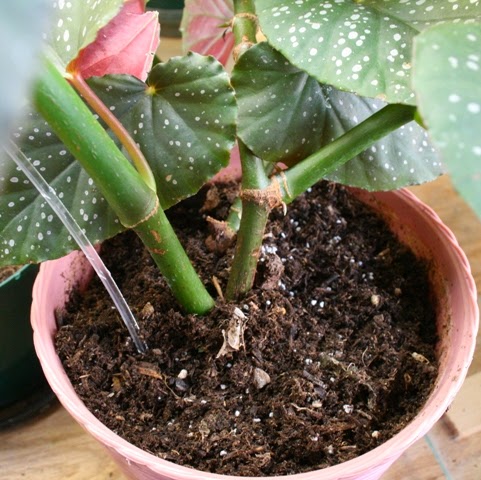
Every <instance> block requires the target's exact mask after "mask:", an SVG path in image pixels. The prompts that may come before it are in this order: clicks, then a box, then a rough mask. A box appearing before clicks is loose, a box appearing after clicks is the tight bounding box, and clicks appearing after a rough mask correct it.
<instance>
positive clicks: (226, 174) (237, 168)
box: [212, 144, 242, 183]
mask: <svg viewBox="0 0 481 480" xmlns="http://www.w3.org/2000/svg"><path fill="white" fill-rule="evenodd" d="M241 175H242V169H241V163H240V154H239V146H238V145H237V144H236V146H235V147H234V148H233V149H232V150H231V152H230V160H229V165H227V167H225V168H223V169H222V170H221V171H220V172H219V173H218V174H217V175H215V176H214V177H213V178H212V181H213V182H218V183H222V182H228V181H229V180H238V179H239V178H241Z"/></svg>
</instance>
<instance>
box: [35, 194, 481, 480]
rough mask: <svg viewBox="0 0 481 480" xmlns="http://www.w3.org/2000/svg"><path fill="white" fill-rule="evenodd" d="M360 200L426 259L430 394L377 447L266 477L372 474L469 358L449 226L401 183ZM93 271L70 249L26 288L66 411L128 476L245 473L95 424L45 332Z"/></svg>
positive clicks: (429, 420) (472, 325) (291, 479)
mask: <svg viewBox="0 0 481 480" xmlns="http://www.w3.org/2000/svg"><path fill="white" fill-rule="evenodd" d="M355 192H356V195H358V196H359V197H360V198H361V199H362V200H363V201H365V202H366V203H368V204H370V205H372V207H373V208H374V209H376V210H378V211H380V212H382V215H383V216H385V218H386V219H387V221H388V222H389V223H390V225H391V226H392V229H393V231H395V232H396V234H397V235H398V236H399V238H400V239H401V240H402V241H404V242H405V243H407V244H408V245H410V246H411V248H412V249H414V251H416V252H417V253H418V254H419V255H421V256H423V257H426V258H428V259H430V261H431V263H432V264H433V266H434V268H433V271H432V283H433V286H434V290H435V292H436V294H437V298H438V311H439V316H438V330H439V333H440V337H441V340H440V345H439V360H440V373H439V377H438V379H437V382H436V386H435V388H434V391H433V393H432V395H431V396H430V397H429V399H428V401H427V403H426V405H425V406H424V408H423V409H422V410H421V411H420V412H419V414H418V415H417V417H416V418H415V419H414V420H413V421H412V422H411V423H410V424H409V425H408V426H407V427H406V428H405V429H404V430H402V431H401V432H400V433H398V434H397V435H396V436H395V437H393V438H391V439H390V440H388V441H387V442H386V443H384V444H383V445H381V446H380V447H378V448H376V449H374V450H372V451H370V452H368V453H366V454H364V455H362V456H360V457H358V458H356V459H354V460H350V461H348V462H346V463H344V464H341V465H336V466H334V467H331V468H327V469H324V470H318V471H313V472H310V473H305V474H299V475H292V476H285V477H269V478H272V480H275V479H276V478H278V480H280V479H281V478H282V479H283V480H314V479H316V480H354V479H357V480H361V479H362V480H374V479H378V478H379V477H380V476H381V475H382V474H383V472H385V471H386V470H387V468H388V467H389V466H390V465H391V464H392V463H393V462H394V461H395V460H396V459H397V458H398V457H399V456H400V455H401V454H402V453H403V452H404V451H405V450H406V449H407V448H408V447H409V446H410V445H412V444H413V443H414V442H415V441H416V440H418V439H419V438H421V437H422V436H423V435H425V434H426V433H427V432H428V431H429V430H430V428H431V427H432V426H433V424H434V423H435V422H436V421H437V420H438V419H439V418H440V417H441V415H442V414H443V413H444V412H445V411H446V409H447V407H448V406H449V405H450V403H451V402H452V400H453V398H454V396H455V395H456V393H457V392H458V390H459V388H460V387H461V384H462V382H463V380H464V378H465V376H466V372H467V370H468V366H469V364H470V362H471V359H472V355H473V351H474V345H475V339H476V334H477V329H478V308H477V303H476V291H475V285H474V281H473V279H472V276H471V273H470V268H469V265H468V262H467V260H466V257H465V256H464V254H463V252H462V251H461V249H460V247H459V245H458V243H457V242H456V240H455V238H454V236H453V235H452V233H451V232H450V231H449V230H448V229H447V228H446V227H445V226H444V225H443V224H442V223H441V222H440V220H439V218H438V217H437V216H436V214H435V213H434V212H433V211H432V210H431V209H430V208H428V207H426V206H425V205H423V204H422V203H421V202H420V201H419V200H417V199H416V198H415V197H414V195H412V194H411V193H410V192H408V191H406V190H401V191H397V192H390V193H376V194H370V193H366V192H361V191H357V190H355ZM91 275H92V273H91V269H90V268H89V266H88V265H87V264H86V262H85V260H84V259H83V258H82V257H81V256H80V255H79V254H77V253H75V254H71V255H69V256H67V257H65V258H62V259H60V260H56V261H52V262H47V263H45V264H44V265H42V268H41V272H40V274H39V276H38V278H37V282H36V284H35V288H34V294H33V306H32V324H33V328H34V331H35V347H36V350H37V354H38V356H39V358H40V361H41V363H42V366H43V369H44V372H45V375H46V377H47V379H48V381H49V383H50V385H51V387H52V389H53V390H54V392H55V393H56V394H57V396H58V398H59V400H60V401H61V402H62V404H63V405H64V407H65V408H66V409H67V410H68V411H69V412H70V414H71V415H72V416H73V417H74V418H75V419H76V420H77V421H78V422H79V423H80V425H82V426H83V427H84V428H85V430H87V431H88V432H90V433H91V434H92V435H93V436H94V437H95V438H96V439H97V440H98V441H100V442H101V443H102V444H103V445H104V446H105V447H106V448H107V449H108V450H109V451H110V453H111V455H112V456H113V458H114V459H115V461H116V462H117V463H118V465H119V466H120V467H121V469H122V470H123V472H124V473H125V474H126V475H127V476H129V477H130V478H136V479H149V480H153V479H156V480H186V479H196V480H207V479H210V480H212V479H219V480H220V479H223V480H241V479H242V480H245V479H246V477H232V476H224V475H214V474H210V473H204V472H199V471H197V470H192V469H189V468H186V467H181V466H178V465H175V464H173V463H170V462H167V461H165V460H162V459H160V458H157V457H155V456H153V455H151V454H149V453H146V452H144V451H142V450H140V449H139V448H137V447H134V446H133V445H131V444H129V443H128V442H126V441H125V440H123V439H121V438H120V437H118V436H117V435H115V434H114V433H113V432H112V431H110V430H109V429H108V428H107V427H105V426H104V425H103V424H101V423H100V422H99V421H98V420H97V419H96V418H95V417H94V416H93V415H92V414H91V413H90V412H89V411H88V410H87V409H86V407H85V406H84V404H83V403H82V402H81V401H80V399H79V398H78V397H77V395H76V394H75V391H74V389H73V387H72V385H71V384H70V381H69V379H68V378H67V375H66V374H65V372H64V370H63V368H62V365H61V363H60V360H59V358H58V356H57V354H56V353H55V349H54V345H53V342H52V338H53V336H54V334H55V331H56V329H57V326H56V323H55V310H56V309H58V308H62V306H63V304H64V302H65V299H66V297H67V295H68V291H69V290H70V289H71V287H72V285H73V284H75V283H77V282H78V280H79V279H80V280H81V281H83V282H86V281H88V279H89V277H90V276H91Z"/></svg>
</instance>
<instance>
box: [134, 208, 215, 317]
mask: <svg viewBox="0 0 481 480" xmlns="http://www.w3.org/2000/svg"><path fill="white" fill-rule="evenodd" d="M134 230H135V232H136V233H137V234H138V235H139V237H140V238H141V239H142V241H143V242H144V244H145V246H146V247H147V248H148V249H149V252H150V254H151V255H152V258H153V259H154V261H155V263H156V265H157V266H158V268H159V270H160V272H161V273H162V275H163V276H164V278H165V279H166V281H167V283H168V284H169V287H170V288H171V290H172V293H173V294H174V296H175V298H176V299H177V301H178V302H179V303H180V304H181V305H182V307H183V308H184V310H185V311H186V312H188V313H197V314H200V315H202V314H205V313H207V312H208V311H210V310H211V309H212V308H213V307H214V300H213V299H212V297H211V296H210V295H209V293H208V292H207V290H206V289H205V287H204V285H203V284H202V282H201V281H200V279H199V277H198V275H197V273H196V272H195V270H194V268H193V267H192V264H191V263H190V261H189V259H188V258H187V255H186V253H185V250H184V249H183V247H182V245H181V244H180V242H179V240H178V238H177V235H176V234H175V232H174V230H173V229H172V226H171V224H170V222H169V220H168V219H167V217H166V216H165V213H164V211H163V210H162V209H161V208H159V209H158V210H157V211H156V212H155V214H154V215H152V216H151V217H149V218H148V219H147V220H146V221H145V222H143V223H141V224H140V225H138V226H137V227H135V228H134Z"/></svg>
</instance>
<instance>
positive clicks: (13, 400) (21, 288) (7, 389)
mask: <svg viewBox="0 0 481 480" xmlns="http://www.w3.org/2000/svg"><path fill="white" fill-rule="evenodd" d="M37 272H38V266H37V265H26V266H24V267H22V268H21V269H19V270H18V271H17V272H15V273H14V274H13V275H11V276H10V277H8V278H7V279H6V280H4V281H3V282H1V283H0V428H4V427H7V426H10V425H13V424H16V423H18V422H19V421H22V420H24V419H26V418H29V417H31V416H32V415H34V414H36V413H37V412H39V411H41V410H42V409H43V408H45V407H46V405H48V404H49V403H50V402H51V401H52V399H53V394H52V393H51V391H50V388H48V387H47V383H46V380H45V377H44V375H43V372H42V369H41V367H40V363H39V361H38V359H37V356H36V354H35V350H34V347H33V333H32V327H31V326H30V306H31V302H32V287H33V282H34V281H35V278H36V276H37Z"/></svg>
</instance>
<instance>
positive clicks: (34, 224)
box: [0, 113, 122, 265]
mask: <svg viewBox="0 0 481 480" xmlns="http://www.w3.org/2000/svg"><path fill="white" fill-rule="evenodd" d="M13 139H14V140H15V142H16V143H17V144H18V145H19V146H21V148H22V151H23V152H24V153H25V154H26V155H27V157H28V158H30V159H31V161H32V162H33V164H34V166H35V167H36V168H37V169H38V170H39V171H40V173H41V174H42V175H43V176H44V178H45V179H46V180H47V181H48V182H49V184H50V185H51V186H52V188H53V189H54V190H55V191H56V193H57V195H58V196H59V198H60V199H61V200H62V202H63V203H64V204H65V206H66V207H67V209H68V210H69V211H70V213H71V214H72V215H73V216H74V218H75V219H76V220H77V222H78V224H79V225H80V227H81V228H82V229H84V230H85V232H86V234H87V237H88V238H89V239H90V241H91V242H93V243H96V242H99V241H101V240H104V239H105V238H108V237H110V236H112V235H114V234H115V233H117V232H119V231H120V230H121V228H122V227H121V225H120V224H119V223H118V220H117V219H116V217H115V214H114V213H113V212H112V210H111V209H110V208H109V206H108V205H107V203H106V201H105V200H104V198H103V197H102V195H101V194H100V192H99V191H98V190H97V189H96V187H95V185H94V184H93V182H92V180H91V179H90V178H89V177H88V175H87V174H86V173H85V171H84V170H83V169H82V168H81V167H80V165H79V164H78V163H77V162H76V161H75V159H74V158H73V156H72V155H70V153H69V152H68V151H67V150H66V148H65V147H64V145H63V144H62V143H61V141H60V140H59V139H58V138H57V137H56V136H55V134H53V133H52V132H51V130H50V128H49V126H48V124H47V123H46V122H45V121H44V120H43V119H42V118H41V117H40V116H39V115H37V114H36V113H30V114H27V115H25V117H24V119H23V121H22V126H21V127H19V128H18V129H17V130H15V131H14V134H13ZM76 248H78V247H77V244H76V243H75V242H74V241H73V239H72V238H71V237H70V235H69V233H68V232H67V230H66V229H65V227H64V226H63V224H62V223H61V221H60V220H59V219H58V217H57V216H56V215H55V214H54V212H53V211H52V210H51V208H50V207H49V206H48V204H47V203H46V202H45V201H44V200H43V199H42V197H40V195H39V194H38V192H37V190H36V189H35V187H34V186H33V185H32V184H31V183H30V182H29V181H28V180H27V179H26V177H25V176H24V175H23V173H22V172H21V171H19V169H18V168H17V167H16V166H15V164H14V163H13V161H12V160H10V159H9V158H8V157H6V156H0V265H1V264H9V263H14V264H23V263H27V262H30V261H34V262H35V261H36V262H40V261H43V260H48V259H50V258H55V257H60V256H62V255H65V254H66V253H68V252H70V251H72V250H74V249H76Z"/></svg>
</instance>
